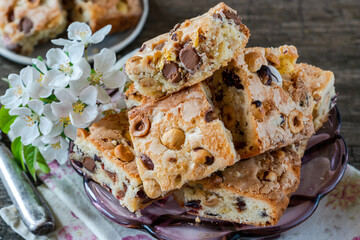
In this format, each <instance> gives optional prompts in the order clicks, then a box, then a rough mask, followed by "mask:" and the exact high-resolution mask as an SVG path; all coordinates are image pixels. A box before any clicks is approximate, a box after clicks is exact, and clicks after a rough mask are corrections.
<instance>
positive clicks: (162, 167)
mask: <svg viewBox="0 0 360 240" xmlns="http://www.w3.org/2000/svg"><path fill="white" fill-rule="evenodd" d="M207 91H209V90H208V89H207V87H206V86H205V85H203V84H198V85H195V86H193V87H191V88H188V89H184V90H182V91H180V92H178V93H175V94H173V95H171V96H169V97H167V98H164V99H162V100H160V101H157V102H155V103H154V102H149V103H145V104H143V105H141V106H139V107H136V108H134V109H132V110H130V111H129V121H130V128H131V129H136V128H137V127H138V128H140V129H141V131H143V130H144V129H146V128H147V125H146V124H143V123H142V122H141V120H142V119H147V120H149V122H150V124H149V125H150V127H149V129H148V131H147V132H146V134H145V135H141V136H134V132H130V133H131V137H132V140H133V143H134V148H135V150H136V153H137V155H138V156H139V158H138V159H137V161H136V163H137V166H138V170H139V173H140V176H141V178H142V180H143V181H144V182H145V181H150V180H151V181H152V180H155V181H157V182H158V184H159V185H160V187H161V190H162V192H163V193H166V192H168V191H170V190H173V189H178V188H181V186H182V185H183V184H184V183H186V182H188V181H192V180H196V179H201V178H205V177H207V176H209V175H210V174H211V173H212V172H215V171H217V170H219V169H223V168H225V167H226V166H230V165H232V164H234V163H235V162H236V161H237V160H239V158H238V156H237V154H236V152H235V149H234V146H233V144H232V137H231V134H230V132H229V131H228V130H226V129H225V127H224V125H223V123H222V122H221V121H220V120H219V119H218V118H217V110H216V109H215V108H214V107H213V106H212V105H211V102H209V99H208V98H207ZM169 130H172V131H170V132H171V134H172V133H176V136H175V135H174V136H166V137H164V135H165V134H166V135H168V133H169V132H168V131H169ZM175 130H176V131H175ZM177 130H180V131H177ZM135 131H137V130H135ZM183 134H184V135H185V140H183V139H181V143H182V141H183V144H182V145H181V146H180V147H179V146H178V145H179V144H177V143H178V142H174V143H172V144H171V143H169V141H177V140H178V138H179V139H180V137H181V138H182V137H183ZM164 139H166V140H164ZM162 141H164V142H162ZM179 141H180V140H179ZM165 145H167V146H176V148H174V149H170V148H167V147H166V146H165ZM200 148H202V149H205V150H207V151H208V152H209V153H210V154H211V155H212V157H210V156H204V157H205V158H206V160H205V161H204V162H205V163H198V161H197V160H195V158H196V157H197V156H195V154H193V152H195V151H198V150H199V149H200ZM200 157H201V156H200ZM145 191H146V192H147V189H145Z"/></svg>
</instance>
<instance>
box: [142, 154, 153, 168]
mask: <svg viewBox="0 0 360 240" xmlns="http://www.w3.org/2000/svg"><path fill="white" fill-rule="evenodd" d="M140 159H141V161H142V163H143V164H144V166H145V167H146V168H147V169H149V170H154V163H153V161H152V160H151V159H150V158H149V157H148V156H146V155H145V154H142V155H141V156H140Z"/></svg>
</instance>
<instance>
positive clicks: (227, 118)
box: [222, 105, 236, 129]
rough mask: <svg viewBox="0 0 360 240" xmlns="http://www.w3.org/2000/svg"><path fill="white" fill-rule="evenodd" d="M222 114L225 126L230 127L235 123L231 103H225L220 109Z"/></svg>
mask: <svg viewBox="0 0 360 240" xmlns="http://www.w3.org/2000/svg"><path fill="white" fill-rule="evenodd" d="M222 116H223V120H224V123H225V126H226V128H228V129H229V128H232V127H234V126H235V124H236V117H235V111H234V108H233V107H232V106H231V105H226V106H224V107H223V109H222Z"/></svg>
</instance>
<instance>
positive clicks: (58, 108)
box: [51, 100, 72, 118]
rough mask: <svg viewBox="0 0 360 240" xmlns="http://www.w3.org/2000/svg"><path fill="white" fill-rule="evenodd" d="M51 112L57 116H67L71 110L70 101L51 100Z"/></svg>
mask: <svg viewBox="0 0 360 240" xmlns="http://www.w3.org/2000/svg"><path fill="white" fill-rule="evenodd" d="M51 108H52V113H53V114H54V116H55V117H57V118H63V117H67V116H69V113H70V112H72V103H71V102H70V101H67V100H66V101H62V102H59V103H57V102H52V103H51Z"/></svg>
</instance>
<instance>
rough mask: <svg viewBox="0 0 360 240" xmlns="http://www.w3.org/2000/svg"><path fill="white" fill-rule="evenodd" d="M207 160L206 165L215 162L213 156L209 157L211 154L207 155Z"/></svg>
mask: <svg viewBox="0 0 360 240" xmlns="http://www.w3.org/2000/svg"><path fill="white" fill-rule="evenodd" d="M205 159H206V161H205V164H206V165H211V164H213V163H214V159H215V158H214V157H213V156H211V157H209V156H206V158H205Z"/></svg>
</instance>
